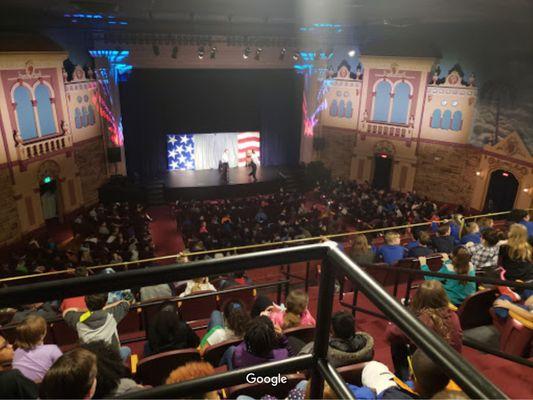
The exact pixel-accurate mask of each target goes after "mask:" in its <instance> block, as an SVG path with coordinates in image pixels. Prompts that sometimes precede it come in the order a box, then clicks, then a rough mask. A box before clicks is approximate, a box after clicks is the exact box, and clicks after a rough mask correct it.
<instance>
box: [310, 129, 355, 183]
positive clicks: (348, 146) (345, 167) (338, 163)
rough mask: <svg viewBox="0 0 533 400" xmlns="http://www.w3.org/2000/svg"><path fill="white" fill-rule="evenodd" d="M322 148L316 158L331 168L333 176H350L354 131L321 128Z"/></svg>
mask: <svg viewBox="0 0 533 400" xmlns="http://www.w3.org/2000/svg"><path fill="white" fill-rule="evenodd" d="M323 137H324V139H325V142H326V144H325V147H324V150H321V151H320V154H319V157H318V159H319V160H321V161H322V162H323V163H324V165H325V166H326V167H327V168H329V169H330V170H331V173H332V175H333V176H339V177H343V178H349V177H350V166H351V163H352V153H353V148H354V145H355V133H354V132H347V131H343V130H337V129H334V128H323Z"/></svg>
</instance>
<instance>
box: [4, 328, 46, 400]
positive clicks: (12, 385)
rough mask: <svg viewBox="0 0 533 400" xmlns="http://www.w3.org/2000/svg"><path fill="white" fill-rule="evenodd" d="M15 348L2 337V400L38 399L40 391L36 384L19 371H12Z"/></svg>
mask: <svg viewBox="0 0 533 400" xmlns="http://www.w3.org/2000/svg"><path fill="white" fill-rule="evenodd" d="M12 361H13V347H12V346H11V345H10V344H9V342H8V341H7V340H6V339H5V338H4V337H2V336H0V398H2V399H36V398H38V396H39V390H38V387H37V385H36V384H35V382H33V381H31V380H30V379H28V378H26V377H25V376H24V375H23V374H22V373H21V372H20V371H19V370H18V369H11V363H12Z"/></svg>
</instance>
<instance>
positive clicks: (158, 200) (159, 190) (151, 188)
mask: <svg viewBox="0 0 533 400" xmlns="http://www.w3.org/2000/svg"><path fill="white" fill-rule="evenodd" d="M144 187H145V190H146V201H147V202H148V204H149V205H151V206H158V205H161V204H165V186H164V184H163V181H162V180H154V181H151V182H148V183H146V184H145V185H144Z"/></svg>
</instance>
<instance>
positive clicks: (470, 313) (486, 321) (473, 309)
mask: <svg viewBox="0 0 533 400" xmlns="http://www.w3.org/2000/svg"><path fill="white" fill-rule="evenodd" d="M497 296H498V291H497V290H496V289H488V290H482V291H479V292H476V293H474V294H471V295H470V296H468V297H467V298H466V299H465V300H464V301H463V303H462V304H461V306H460V307H459V309H458V310H457V315H458V316H459V320H460V321H461V327H462V328H463V330H466V329H472V328H477V327H478V326H483V325H490V324H491V323H492V318H491V315H490V311H489V310H490V308H491V307H492V303H494V300H496V297H497Z"/></svg>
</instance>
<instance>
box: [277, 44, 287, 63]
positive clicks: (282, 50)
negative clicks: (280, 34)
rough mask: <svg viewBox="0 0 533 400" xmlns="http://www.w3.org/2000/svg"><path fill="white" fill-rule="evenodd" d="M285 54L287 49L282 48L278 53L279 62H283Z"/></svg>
mask: <svg viewBox="0 0 533 400" xmlns="http://www.w3.org/2000/svg"><path fill="white" fill-rule="evenodd" d="M285 53H287V49H286V48H285V47H283V48H282V49H281V50H280V52H279V59H280V60H281V61H283V59H284V58H285Z"/></svg>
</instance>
